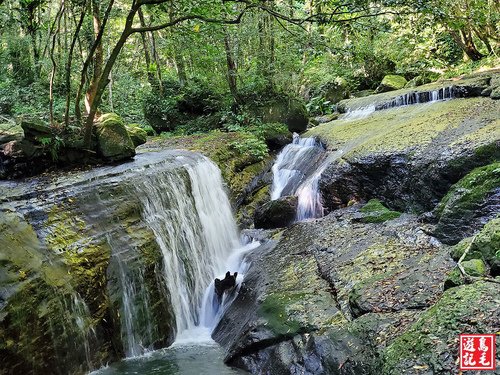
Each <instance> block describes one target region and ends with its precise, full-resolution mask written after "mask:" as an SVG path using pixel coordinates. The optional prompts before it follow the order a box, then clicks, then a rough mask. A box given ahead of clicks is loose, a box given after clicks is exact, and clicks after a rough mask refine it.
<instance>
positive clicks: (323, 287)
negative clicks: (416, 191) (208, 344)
mask: <svg viewBox="0 0 500 375" xmlns="http://www.w3.org/2000/svg"><path fill="white" fill-rule="evenodd" d="M360 208H361V205H354V206H352V207H350V208H346V209H342V210H339V211H336V212H334V213H331V214H330V215H328V216H326V217H324V218H322V219H318V220H315V221H311V222H301V223H296V224H294V225H292V226H291V227H289V228H288V229H286V230H285V231H284V232H283V233H282V234H281V235H275V236H274V237H273V238H274V240H273V241H271V242H268V243H267V244H266V245H264V246H263V247H262V248H261V249H258V250H257V251H255V253H253V254H251V255H250V258H249V261H250V262H251V267H250V270H249V271H248V273H247V274H246V276H245V280H244V282H243V284H242V286H241V290H240V293H239V296H238V297H237V298H236V300H235V302H234V303H233V305H231V307H230V308H229V309H228V310H227V311H226V313H225V314H224V316H223V318H222V320H221V322H220V323H219V325H218V326H217V328H216V329H215V331H214V338H215V340H216V341H218V342H220V343H221V344H222V345H223V347H224V348H225V349H226V358H225V360H226V362H227V363H229V364H231V365H236V366H238V367H240V368H243V369H245V370H247V371H250V372H251V373H255V374H258V373H262V371H263V370H262V369H265V371H267V372H268V373H283V374H293V373H311V374H331V373H336V371H338V369H339V368H342V369H343V371H342V373H343V374H353V375H354V374H360V373H366V374H374V373H381V372H380V369H381V368H382V366H383V363H381V362H380V361H379V360H378V357H379V355H380V353H382V352H383V351H384V349H385V348H386V346H387V345H388V343H389V342H391V341H392V340H394V339H395V338H396V337H398V336H399V335H401V334H402V333H403V332H404V331H405V329H406V328H407V327H409V326H410V325H411V324H412V323H414V322H415V321H417V319H418V317H419V316H420V315H421V314H422V312H423V311H425V310H426V309H428V308H429V307H430V306H432V305H433V304H434V303H435V302H436V301H438V300H439V298H440V297H441V295H442V287H441V285H442V283H443V282H444V280H445V278H446V274H447V272H448V271H449V270H451V269H452V268H453V267H454V262H453V261H452V260H451V258H450V257H449V255H448V251H449V250H448V249H447V247H446V246H442V245H441V244H440V243H439V241H436V240H435V239H434V238H433V237H431V236H429V235H428V234H426V231H427V229H426V228H425V227H422V225H421V224H418V223H417V222H416V217H415V216H409V215H403V216H401V217H399V218H397V219H394V220H389V221H386V222H384V223H360V222H358V221H357V220H356V217H357V215H358V214H359V209H360ZM332 351H333V352H332ZM333 353H334V354H333Z"/></svg>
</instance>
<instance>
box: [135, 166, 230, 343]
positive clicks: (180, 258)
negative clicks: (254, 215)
mask: <svg viewBox="0 0 500 375" xmlns="http://www.w3.org/2000/svg"><path fill="white" fill-rule="evenodd" d="M181 158H182V157H181ZM136 189H137V193H138V195H139V196H140V199H141V202H142V205H143V218H144V220H145V221H146V222H147V223H148V225H149V227H150V228H151V229H152V230H153V232H154V234H155V237H156V242H157V243H158V245H159V247H160V249H161V251H162V253H163V263H164V264H163V267H164V270H163V277H164V279H165V285H166V286H167V288H168V289H169V291H170V298H171V304H172V309H173V310H174V314H175V319H176V328H177V329H176V332H177V335H179V334H181V333H182V332H184V331H188V330H195V329H196V328H197V327H199V326H200V318H199V313H200V310H201V307H202V303H203V298H204V294H205V290H206V288H207V285H210V283H211V282H212V280H213V278H214V277H215V276H216V275H220V274H223V273H224V272H225V271H226V269H225V268H224V265H225V261H226V260H227V259H228V258H229V256H230V254H231V252H232V251H233V249H235V248H237V247H238V246H239V241H238V235H237V228H236V223H235V220H234V218H233V215H232V211H231V205H230V202H229V200H228V198H227V195H226V192H225V191H224V188H223V184H222V177H221V174H220V171H219V169H218V168H217V167H216V166H215V165H214V164H213V163H212V162H210V161H209V160H208V159H205V158H204V159H203V160H202V161H200V162H198V163H196V164H195V165H192V163H191V164H187V163H186V164H185V165H184V170H181V171H178V170H173V171H169V173H157V174H155V175H150V176H149V178H148V179H144V180H143V181H142V182H141V183H140V184H138V185H137V186H136Z"/></svg>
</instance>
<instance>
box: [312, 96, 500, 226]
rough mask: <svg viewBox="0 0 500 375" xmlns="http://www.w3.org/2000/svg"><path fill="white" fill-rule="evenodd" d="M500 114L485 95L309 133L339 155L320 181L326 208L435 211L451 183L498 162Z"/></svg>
mask: <svg viewBox="0 0 500 375" xmlns="http://www.w3.org/2000/svg"><path fill="white" fill-rule="evenodd" d="M480 108H481V109H480ZM498 110H500V107H499V106H498V104H497V102H494V101H492V100H490V99H487V98H475V99H468V100H450V101H447V102H440V103H435V104H433V105H432V106H427V107H426V106H418V105H416V106H409V107H405V108H395V109H391V110H384V111H380V112H375V113H374V114H372V115H371V116H369V117H368V118H366V119H357V120H356V119H354V120H349V121H343V120H337V121H335V122H332V123H328V124H323V125H319V126H317V127H316V128H314V129H311V130H309V131H308V132H307V133H306V135H307V136H319V137H320V138H321V139H322V140H323V141H324V142H325V144H327V147H328V150H330V153H332V154H333V153H335V154H337V155H340V156H339V157H338V158H337V160H334V161H333V162H332V164H331V165H330V166H329V167H327V169H326V170H325V171H324V172H323V174H322V176H321V179H320V183H319V185H320V190H321V193H322V197H323V202H324V206H325V207H326V208H327V210H329V211H331V210H334V209H337V208H339V207H345V206H346V205H347V204H348V202H349V201H351V200H355V201H360V200H369V199H371V198H378V199H379V200H381V201H383V202H385V204H386V205H387V206H388V207H389V208H391V209H393V210H397V211H407V210H411V211H417V212H425V211H429V210H432V209H433V208H434V207H435V205H436V204H438V203H439V201H440V200H441V199H442V197H443V196H444V195H445V194H446V193H447V192H448V190H449V188H450V186H451V185H452V184H453V183H455V182H457V181H458V180H460V178H462V177H464V176H465V175H466V174H467V173H468V172H470V171H471V170H472V169H473V168H474V167H478V166H484V165H485V164H489V163H491V162H493V161H495V160H498V158H499V157H500V143H499V142H500V133H498V127H497V126H496V125H495V121H496V117H495V115H494V113H496V112H497V111H498ZM415 129H419V130H418V132H417V133H416V132H415ZM483 224H484V222H483Z"/></svg>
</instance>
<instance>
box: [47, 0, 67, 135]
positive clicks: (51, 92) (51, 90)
mask: <svg viewBox="0 0 500 375" xmlns="http://www.w3.org/2000/svg"><path fill="white" fill-rule="evenodd" d="M63 13H64V0H62V1H61V7H60V8H59V11H58V12H57V14H56V19H55V21H54V22H57V28H56V30H55V32H54V35H52V47H51V49H50V61H51V63H52V70H51V72H50V81H49V117H50V125H54V78H55V76H56V69H57V64H56V60H55V58H54V50H55V48H56V41H57V37H58V35H59V32H60V31H61V18H62V15H63Z"/></svg>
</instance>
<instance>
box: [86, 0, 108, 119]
mask: <svg viewBox="0 0 500 375" xmlns="http://www.w3.org/2000/svg"><path fill="white" fill-rule="evenodd" d="M91 3H92V18H93V21H94V35H95V41H96V42H97V46H96V49H95V53H94V57H93V61H92V63H93V67H94V72H93V73H92V78H91V80H90V84H89V88H88V89H87V93H86V94H85V108H86V109H87V113H89V112H90V107H91V106H92V102H93V101H94V98H95V96H96V93H97V86H98V80H99V77H100V76H101V74H102V67H103V64H104V55H103V49H102V39H100V40H99V41H97V37H98V35H99V33H100V30H101V14H100V6H99V5H100V4H99V0H92V2H91Z"/></svg>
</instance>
